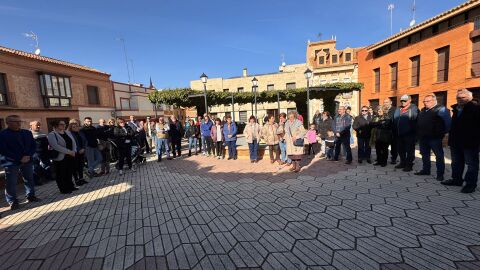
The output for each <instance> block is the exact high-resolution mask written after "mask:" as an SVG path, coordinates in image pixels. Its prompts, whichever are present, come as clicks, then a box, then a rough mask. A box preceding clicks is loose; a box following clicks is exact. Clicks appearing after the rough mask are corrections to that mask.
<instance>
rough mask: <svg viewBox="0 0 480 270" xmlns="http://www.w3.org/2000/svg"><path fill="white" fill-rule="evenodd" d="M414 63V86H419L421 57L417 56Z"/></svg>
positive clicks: (413, 59)
mask: <svg viewBox="0 0 480 270" xmlns="http://www.w3.org/2000/svg"><path fill="white" fill-rule="evenodd" d="M411 61H412V83H411V84H412V86H418V85H419V83H420V57H419V56H415V57H413V58H412V59H411Z"/></svg>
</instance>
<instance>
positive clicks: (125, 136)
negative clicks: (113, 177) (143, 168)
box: [113, 118, 135, 175]
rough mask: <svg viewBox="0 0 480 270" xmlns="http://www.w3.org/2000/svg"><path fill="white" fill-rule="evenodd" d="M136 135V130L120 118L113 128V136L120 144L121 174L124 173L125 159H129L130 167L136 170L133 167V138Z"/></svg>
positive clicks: (118, 165)
mask: <svg viewBox="0 0 480 270" xmlns="http://www.w3.org/2000/svg"><path fill="white" fill-rule="evenodd" d="M134 136H135V131H133V129H132V128H131V127H130V126H128V125H125V120H123V119H121V118H118V119H117V126H115V128H114V129H113V137H114V140H115V143H116V144H117V146H118V152H119V153H118V162H117V169H118V171H119V173H120V175H123V164H124V162H125V159H126V160H127V165H128V168H129V169H130V170H132V171H133V172H134V171H135V168H133V167H132V140H133V138H134Z"/></svg>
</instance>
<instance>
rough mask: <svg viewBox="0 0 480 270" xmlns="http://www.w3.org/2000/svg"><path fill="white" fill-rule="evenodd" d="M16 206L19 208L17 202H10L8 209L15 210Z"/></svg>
mask: <svg viewBox="0 0 480 270" xmlns="http://www.w3.org/2000/svg"><path fill="white" fill-rule="evenodd" d="M18 208H20V204H18V202H13V203H11V204H10V210H17V209H18Z"/></svg>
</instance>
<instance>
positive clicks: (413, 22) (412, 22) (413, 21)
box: [410, 19, 415, 27]
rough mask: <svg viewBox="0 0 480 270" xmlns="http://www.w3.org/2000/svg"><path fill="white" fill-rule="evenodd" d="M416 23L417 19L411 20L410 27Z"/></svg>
mask: <svg viewBox="0 0 480 270" xmlns="http://www.w3.org/2000/svg"><path fill="white" fill-rule="evenodd" d="M414 25H415V19H413V20H411V21H410V27H412V26H414Z"/></svg>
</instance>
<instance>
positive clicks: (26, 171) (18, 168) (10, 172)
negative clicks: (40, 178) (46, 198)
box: [5, 161, 35, 204]
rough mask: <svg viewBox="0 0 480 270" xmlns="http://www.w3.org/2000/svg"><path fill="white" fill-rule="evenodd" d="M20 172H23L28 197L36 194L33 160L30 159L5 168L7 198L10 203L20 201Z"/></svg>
mask: <svg viewBox="0 0 480 270" xmlns="http://www.w3.org/2000/svg"><path fill="white" fill-rule="evenodd" d="M18 173H22V177H23V183H24V186H25V193H26V194H27V197H30V196H35V182H34V180H33V162H32V161H30V162H27V163H24V164H20V165H13V166H8V167H6V168H5V180H6V187H5V198H6V200H7V202H8V203H9V204H12V203H18V200H17V179H18Z"/></svg>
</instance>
